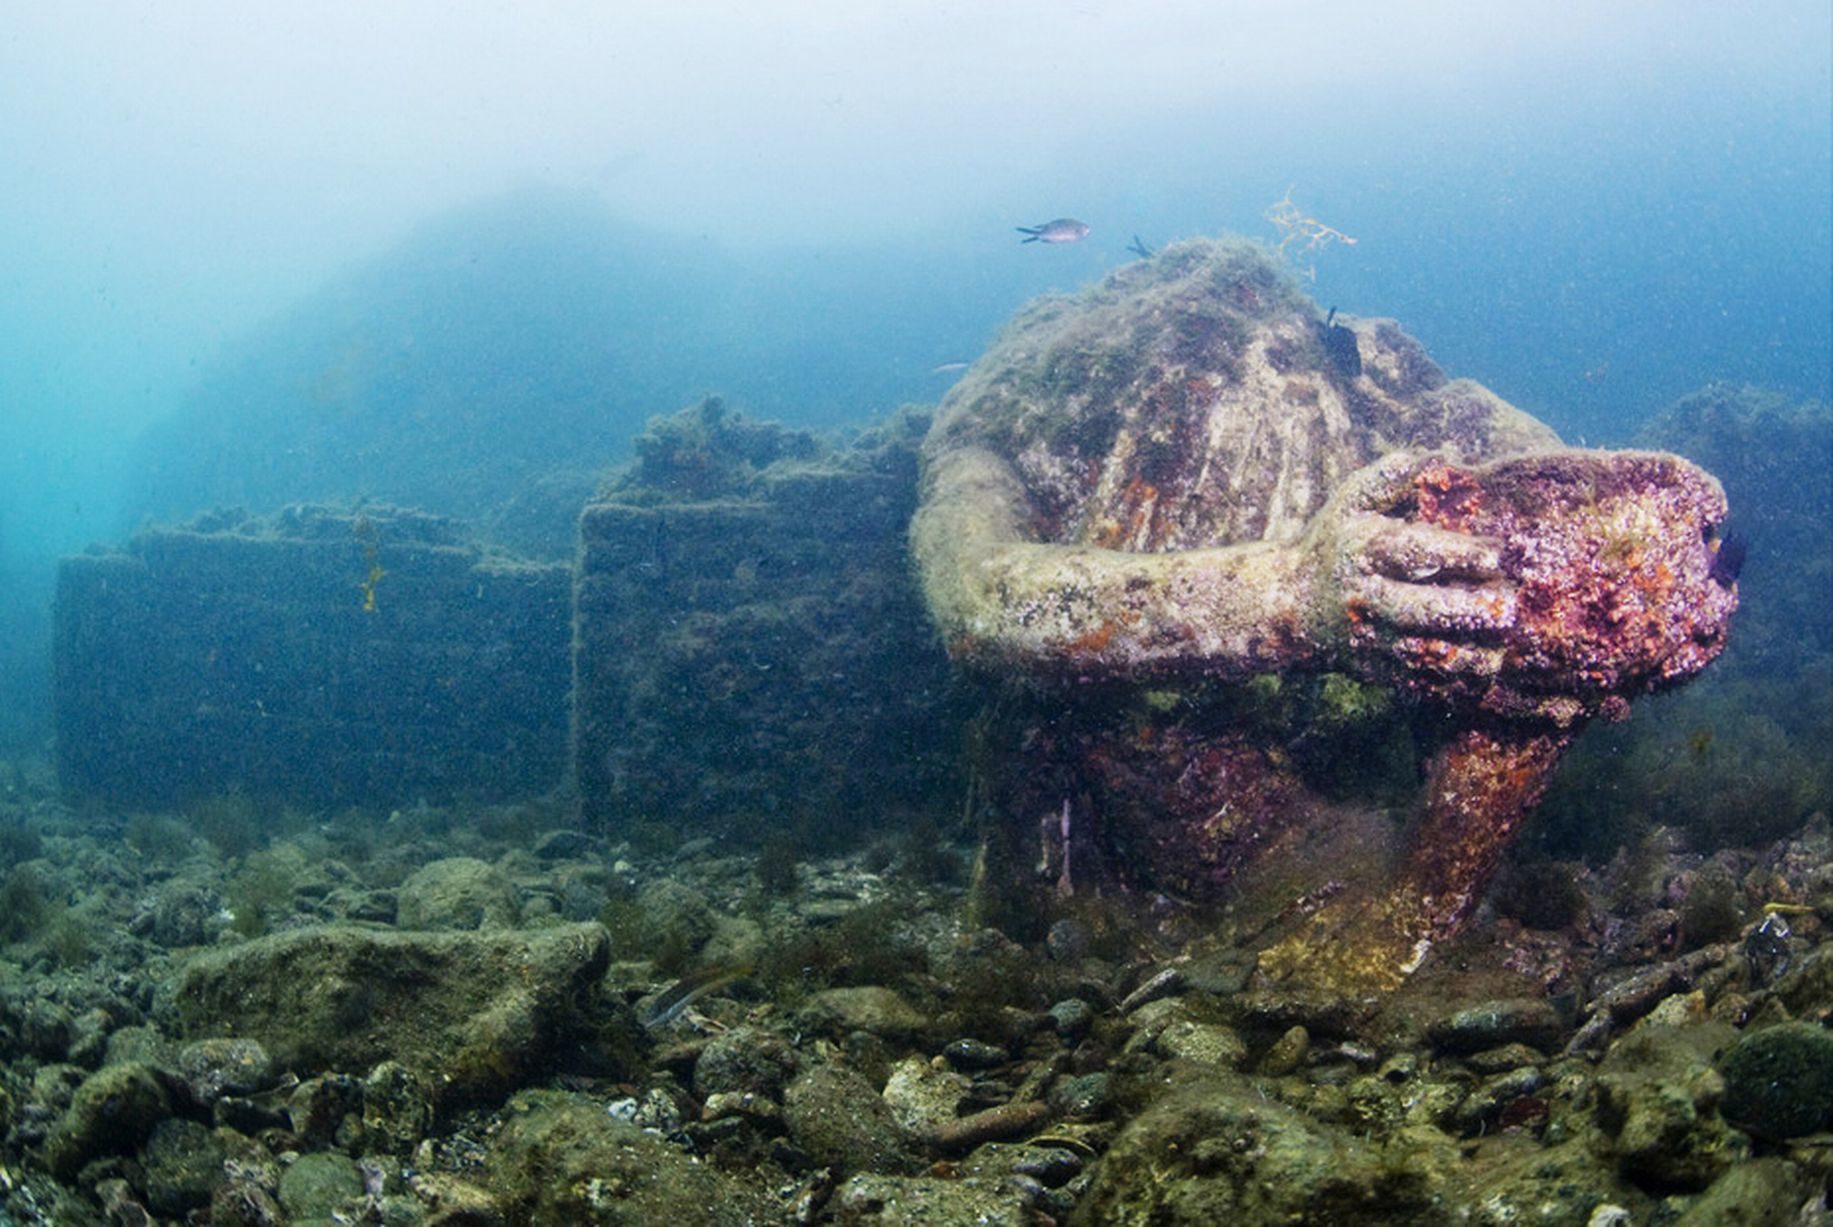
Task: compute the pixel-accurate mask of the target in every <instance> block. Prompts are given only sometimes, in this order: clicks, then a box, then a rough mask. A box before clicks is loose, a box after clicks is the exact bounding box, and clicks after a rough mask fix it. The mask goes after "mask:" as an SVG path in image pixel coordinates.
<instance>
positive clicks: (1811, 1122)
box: [1719, 1022, 1833, 1139]
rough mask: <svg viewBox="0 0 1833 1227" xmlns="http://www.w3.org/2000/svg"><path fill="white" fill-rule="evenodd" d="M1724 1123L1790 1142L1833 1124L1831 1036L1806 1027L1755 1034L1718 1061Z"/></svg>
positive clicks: (1812, 1026) (1777, 1027)
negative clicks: (1723, 1087)
mask: <svg viewBox="0 0 1833 1227" xmlns="http://www.w3.org/2000/svg"><path fill="white" fill-rule="evenodd" d="M1719 1072H1720V1073H1721V1074H1723V1075H1724V1078H1725V1099H1724V1102H1723V1103H1722V1104H1721V1105H1720V1108H1719V1110H1720V1111H1721V1112H1722V1113H1723V1114H1724V1117H1725V1119H1726V1120H1728V1121H1730V1122H1731V1123H1732V1124H1734V1125H1736V1126H1737V1127H1738V1128H1740V1129H1746V1130H1748V1131H1750V1132H1751V1133H1754V1134H1757V1135H1758V1136H1759V1137H1766V1138H1778V1139H1779V1138H1793V1137H1800V1136H1801V1135H1803V1134H1807V1133H1813V1132H1815V1131H1816V1130H1818V1129H1821V1128H1823V1127H1825V1125H1826V1124H1827V1122H1828V1121H1829V1120H1830V1119H1833V1033H1829V1032H1828V1031H1827V1029H1826V1028H1825V1027H1820V1026H1816V1025H1815V1024H1813V1023H1806V1022H1785V1023H1778V1024H1777V1025H1775V1026H1773V1027H1765V1028H1763V1029H1762V1030H1760V1031H1753V1032H1751V1033H1750V1034H1748V1035H1746V1036H1744V1037H1743V1038H1742V1039H1740V1040H1739V1041H1738V1042H1737V1043H1735V1044H1733V1045H1732V1046H1731V1048H1730V1050H1729V1051H1728V1052H1726V1053H1725V1055H1724V1056H1723V1057H1722V1058H1720V1060H1719Z"/></svg>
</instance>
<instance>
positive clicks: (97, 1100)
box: [44, 1064, 172, 1181]
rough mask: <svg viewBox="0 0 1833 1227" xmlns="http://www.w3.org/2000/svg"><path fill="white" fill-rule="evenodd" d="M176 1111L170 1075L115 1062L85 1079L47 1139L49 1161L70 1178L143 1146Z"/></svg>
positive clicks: (59, 1173)
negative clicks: (106, 1157)
mask: <svg viewBox="0 0 1833 1227" xmlns="http://www.w3.org/2000/svg"><path fill="white" fill-rule="evenodd" d="M171 1111H172V1097H171V1093H170V1091H169V1089H168V1088H167V1086H166V1083H165V1080H164V1079H163V1078H162V1077H161V1076H160V1075H159V1073H158V1072H157V1071H155V1070H154V1069H152V1068H151V1067H149V1066H146V1065H133V1064H130V1065H109V1066H106V1067H104V1068H102V1069H100V1070H97V1071H96V1072H95V1073H93V1074H91V1075H90V1076H89V1077H88V1078H86V1079H84V1081H83V1084H82V1085H81V1086H79V1087H77V1088H76V1094H75V1095H74V1096H73V1097H72V1098H71V1101H70V1106H69V1107H68V1108H67V1109H65V1111H64V1114H63V1116H62V1117H60V1118H59V1119H58V1122H57V1124H56V1125H55V1126H53V1127H52V1129H51V1134H50V1136H49V1137H48V1138H46V1139H45V1150H44V1160H45V1166H46V1167H48V1168H50V1169H51V1173H52V1174H53V1175H55V1176H56V1177H57V1178H58V1179H59V1180H64V1181H68V1180H70V1179H71V1178H73V1177H74V1176H75V1175H76V1174H77V1172H78V1171H80V1170H81V1169H82V1166H83V1165H84V1164H85V1163H88V1162H89V1161H90V1160H92V1159H97V1158H101V1157H102V1156H104V1155H116V1154H127V1153H131V1152H132V1151H134V1150H136V1149H138V1148H139V1147H140V1145H141V1143H143V1142H144V1141H146V1139H147V1137H148V1136H149V1135H150V1134H151V1133H152V1132H153V1128H154V1126H155V1125H157V1124H158V1123H159V1122H160V1121H162V1120H165V1119H166V1118H167V1117H168V1116H169V1115H170V1114H171Z"/></svg>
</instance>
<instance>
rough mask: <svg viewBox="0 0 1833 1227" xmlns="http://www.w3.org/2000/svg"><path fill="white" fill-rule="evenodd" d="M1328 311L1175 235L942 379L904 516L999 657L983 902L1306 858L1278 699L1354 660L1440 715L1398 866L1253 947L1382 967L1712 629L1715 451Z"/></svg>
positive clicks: (1252, 257) (1298, 968)
mask: <svg viewBox="0 0 1833 1227" xmlns="http://www.w3.org/2000/svg"><path fill="white" fill-rule="evenodd" d="M1337 320H1338V317H1336V315H1335V314H1334V312H1333V313H1332V314H1331V315H1330V316H1329V317H1324V316H1323V314H1322V313H1321V312H1319V311H1318V309H1317V308H1316V306H1315V305H1314V304H1312V303H1311V302H1310V301H1309V300H1308V299H1306V298H1305V297H1304V295H1303V294H1302V293H1300V292H1299V291H1298V289H1297V288H1296V286H1295V285H1294V284H1293V283H1292V281H1291V280H1290V278H1288V277H1286V276H1285V275H1284V274H1283V272H1282V271H1281V269H1280V268H1279V267H1278V265H1277V263H1276V261H1275V260H1274V259H1273V257H1272V255H1271V253H1269V252H1267V251H1266V250H1265V249H1263V248H1259V247H1256V246H1254V245H1252V244H1248V243H1245V242H1213V241H1194V242H1187V243H1180V244H1177V245H1174V246H1172V247H1169V248H1167V249H1165V250H1164V251H1163V252H1161V253H1159V254H1158V255H1157V256H1155V257H1153V258H1151V259H1149V260H1142V261H1140V262H1138V263H1136V264H1132V265H1128V266H1126V267H1124V268H1122V269H1119V270H1117V271H1116V272H1114V273H1113V274H1111V275H1110V276H1109V277H1108V278H1107V279H1106V280H1105V281H1103V282H1102V283H1100V284H1098V285H1096V286H1094V287H1091V288H1090V289H1089V290H1086V291H1084V292H1083V293H1082V294H1081V295H1080V296H1077V297H1073V298H1063V297H1057V298H1049V299H1045V300H1042V301H1040V302H1038V303H1035V304H1033V305H1031V306H1030V307H1028V308H1027V309H1026V310H1025V311H1023V312H1021V313H1020V315H1019V316H1018V317H1017V318H1016V319H1015V320H1014V321H1013V322H1012V324H1010V325H1009V326H1008V327H1007V329H1006V331H1005V332H1004V333H1003V334H1002V335H1001V337H1000V338H999V339H998V340H997V341H996V342H995V344H994V345H993V346H992V348H991V349H990V350H989V351H988V353H987V354H986V355H985V356H984V357H982V358H981V360H980V361H979V362H977V363H975V364H974V365H973V366H972V367H971V368H970V369H969V370H968V371H967V372H966V373H965V374H964V376H963V377H962V379H961V381H960V382H959V383H958V384H957V385H956V386H955V388H954V389H953V390H952V391H951V392H950V394H949V396H948V398H947V399H946V400H945V401H944V403H943V405H942V407H941V410H940V412H939V413H938V415H937V418H936V422H935V425H934V427H933V428H932V430H931V432H930V435H929V438H928V440H927V442H926V445H925V456H924V459H925V468H924V477H923V499H922V505H921V507H920V508H919V510H918V513H917V515H916V517H915V519H914V521H913V524H912V529H911V541H912V549H913V553H914V555H915V558H916V561H917V564H918V567H919V570H920V572H921V575H922V579H923V585H924V591H925V595H926V598H927V600H928V603H929V607H930V610H931V613H932V615H933V617H934V618H935V620H936V622H937V624H938V626H939V627H940V629H941V631H942V634H943V636H944V638H945V641H946V642H947V644H948V647H949V650H950V652H951V654H952V655H953V656H954V658H955V659H956V660H957V661H958V662H960V663H961V664H962V665H963V666H964V667H966V668H967V669H969V670H970V671H973V672H975V673H978V674H980V675H981V676H983V677H984V678H986V679H987V680H988V681H989V682H990V683H991V685H992V691H993V695H994V698H993V700H992V702H991V703H990V706H989V713H990V714H989V717H988V719H987V720H985V721H983V722H982V728H981V741H980V754H981V757H980V761H979V762H978V763H977V771H978V774H979V776H980V780H981V783H980V789H981V792H982V793H983V794H984V797H985V804H984V805H983V806H982V812H983V814H984V815H985V818H984V821H983V830H982V834H983V848H982V857H981V862H980V871H979V875H978V878H977V882H976V893H977V897H979V898H980V899H981V900H982V901H983V903H984V904H985V905H986V907H987V910H988V914H989V915H992V916H996V917H998V918H1000V919H1002V920H1004V921H1008V922H1011V923H1014V924H1016V925H1019V926H1021V927H1022V926H1024V925H1026V924H1028V923H1030V922H1031V920H1032V919H1034V918H1036V917H1038V916H1040V915H1043V914H1046V913H1048V911H1049V909H1050V908H1052V907H1053V906H1061V901H1062V900H1063V899H1064V898H1065V897H1066V896H1070V895H1072V894H1073V893H1074V892H1075V891H1077V890H1082V891H1090V892H1104V893H1105V894H1106V895H1107V896H1108V897H1117V896H1125V895H1128V894H1138V893H1141V892H1147V893H1162V894H1167V895H1170V896H1173V897H1176V898H1178V899H1180V900H1183V901H1185V902H1187V903H1189V904H1191V905H1192V906H1194V907H1197V908H1202V907H1205V906H1213V905H1215V904H1216V903H1218V901H1219V900H1220V899H1222V898H1223V897H1224V895H1231V896H1232V895H1234V894H1236V893H1238V892H1239V890H1240V888H1241V887H1240V881H1241V876H1242V874H1243V871H1244V870H1246V869H1248V868H1249V867H1250V866H1253V865H1255V864H1257V863H1259V862H1262V861H1264V860H1267V859H1268V858H1276V857H1278V856H1281V855H1284V856H1287V857H1300V856H1302V855H1303V852H1302V850H1303V849H1306V848H1307V847H1311V846H1314V845H1315V844H1316V843H1317V842H1318V832H1319V828H1321V827H1324V826H1328V825H1330V824H1332V823H1336V822H1338V820H1339V818H1340V811H1333V810H1332V809H1331V807H1330V806H1329V805H1326V804H1325V803H1323V802H1322V801H1321V800H1320V799H1319V798H1317V797H1316V795H1315V790H1314V789H1313V788H1312V787H1311V784H1310V782H1309V781H1307V780H1305V779H1304V778H1302V775H1303V773H1302V772H1300V771H1298V770H1296V769H1295V766H1294V761H1293V755H1292V753H1291V746H1292V744H1293V743H1294V738H1295V730H1294V728H1293V727H1292V721H1291V720H1290V719H1289V718H1282V719H1268V718H1267V715H1266V711H1265V706H1266V705H1265V704H1264V703H1262V702H1261V701H1260V700H1263V699H1264V698H1265V697H1266V695H1267V694H1268V693H1269V689H1271V690H1278V688H1279V687H1281V686H1285V685H1289V684H1296V683H1297V681H1298V680H1301V679H1318V678H1330V677H1337V678H1340V679H1353V680H1351V681H1345V683H1344V684H1345V685H1346V686H1349V687H1350V690H1351V691H1353V690H1354V688H1355V687H1356V686H1361V687H1372V688H1378V689H1379V690H1381V691H1383V692H1385V693H1388V694H1392V695H1397V696H1401V697H1402V698H1403V699H1404V700H1405V701H1406V702H1408V703H1410V704H1412V705H1414V707H1415V708H1416V709H1417V710H1422V711H1427V712H1432V713H1436V714H1437V718H1436V719H1435V720H1434V721H1432V722H1431V727H1432V730H1433V731H1432V733H1431V735H1430V736H1429V737H1428V738H1427V741H1426V744H1424V745H1423V746H1422V747H1421V752H1422V754H1423V755H1424V757H1425V759H1426V762H1425V780H1426V783H1425V788H1424V796H1423V799H1422V802H1421V813H1420V815H1419V817H1418V818H1417V819H1416V820H1415V822H1414V823H1413V826H1412V829H1411V831H1410V832H1409V833H1408V835H1407V836H1406V838H1405V843H1404V845H1403V847H1402V848H1400V849H1399V850H1398V852H1397V854H1396V855H1394V856H1393V857H1391V858H1388V859H1386V860H1382V859H1381V858H1368V859H1370V860H1371V862H1378V863H1380V864H1381V865H1382V867H1383V868H1382V872H1381V873H1380V874H1379V875H1376V876H1370V877H1368V878H1366V880H1364V881H1361V882H1359V883H1357V884H1356V886H1355V888H1354V889H1340V884H1336V883H1323V884H1318V885H1319V886H1320V889H1319V890H1317V891H1315V892H1312V891H1307V892H1305V894H1304V896H1303V897H1304V898H1307V899H1315V900H1317V901H1318V902H1317V903H1316V906H1306V907H1304V908H1301V909H1300V910H1299V912H1298V914H1296V915H1295V916H1293V917H1289V918H1288V923H1287V924H1286V925H1285V928H1284V932H1283V935H1281V936H1280V937H1279V940H1277V941H1276V942H1275V943H1274V944H1273V945H1272V946H1271V947H1270V948H1269V949H1267V950H1265V951H1263V952H1262V958H1261V968H1262V971H1263V972H1265V973H1266V974H1268V975H1271V976H1275V977H1296V978H1302V979H1307V980H1315V981H1318V982H1321V983H1326V984H1329V985H1331V986H1334V987H1338V988H1362V987H1387V986H1392V985H1394V984H1397V983H1398V982H1399V981H1400V980H1401V978H1403V977H1404V976H1405V975H1406V974H1407V973H1408V972H1409V971H1410V970H1411V969H1412V968H1414V967H1416V966H1417V965H1418V964H1419V962H1420V960H1421V959H1422V958H1423V957H1424V956H1425V954H1426V953H1427V952H1428V951H1429V950H1430V949H1431V947H1432V945H1433V944H1434V943H1435V942H1436V941H1438V940H1439V939H1440V938H1442V937H1444V936H1445V935H1447V934H1449V933H1451V932H1453V931H1455V930H1456V928H1457V927H1458V925H1459V924H1461V923H1462V922H1463V921H1464V920H1465V919H1466V918H1467V917H1468V916H1469V914H1470V912H1471V907H1472V904H1473V903H1474V901H1475V900H1476V899H1477V898H1478V897H1479V896H1480V893H1481V891H1482V889H1483V887H1484V885H1485V884H1486V882H1487V881H1488V879H1489V877H1490V875H1491V874H1492V872H1493V871H1494V869H1495V867H1496V865H1497V863H1498V861H1499V859H1500V857H1501V855H1502V853H1503V851H1504V850H1505V849H1506V847H1507V844H1508V841H1509V840H1510V839H1511V838H1512V836H1513V835H1514V833H1515V832H1516V830H1517V829H1518V828H1519V826H1520V823H1521V821H1522V820H1523V818H1524V817H1525V816H1526V815H1527V814H1528V813H1529V812H1530V811H1531V809H1532V807H1533V806H1534V805H1535V803H1536V802H1537V801H1538V800H1539V797H1540V795H1541V793H1542V792H1543V790H1544V788H1545V786H1546V783H1547V780H1548V777H1549V775H1550V773H1551V772H1552V770H1553V768H1554V766H1555V765H1556V764H1557V763H1558V761H1559V758H1560V755H1561V754H1562V753H1563V751H1564V750H1565V748H1566V747H1567V746H1568V745H1569V744H1570V742H1571V740H1572V738H1573V737H1574V736H1576V734H1577V732H1578V731H1579V730H1580V729H1581V728H1582V727H1583V725H1584V724H1585V722H1586V721H1588V720H1590V719H1592V718H1594V717H1597V716H1600V715H1602V716H1606V717H1619V716H1621V715H1622V714H1623V713H1624V712H1625V711H1627V705H1628V701H1629V699H1631V698H1633V697H1635V696H1636V695H1639V694H1643V693H1647V692H1649V691H1651V690H1655V689H1658V688H1661V687H1664V686H1669V685H1673V684H1675V683H1678V682H1680V681H1683V680H1684V679H1686V678H1687V677H1690V676H1691V675H1693V674H1694V673H1696V672H1697V671H1698V670H1699V669H1701V668H1702V667H1704V666H1705V664H1706V663H1708V662H1709V661H1710V660H1711V659H1712V658H1713V657H1714V656H1715V655H1717V653H1718V652H1719V651H1720V650H1721V649H1722V647H1723V645H1724V641H1725V633H1726V625H1727V622H1728V619H1729V617H1730V615H1731V612H1732V610H1733V609H1734V608H1735V606H1736V591H1735V583H1734V579H1735V576H1734V575H1731V574H1728V571H1729V569H1728V568H1726V567H1723V566H1719V565H1716V564H1717V563H1718V562H1719V560H1718V558H1717V555H1716V553H1715V550H1716V548H1717V541H1716V536H1717V531H1718V526H1719V525H1720V524H1721V523H1722V522H1723V520H1724V518H1725V514H1726V508H1725V503H1724V497H1723V494H1722V492H1721V491H1720V489H1719V487H1718V483H1717V482H1716V481H1714V480H1713V479H1712V478H1711V477H1710V476H1709V475H1707V474H1705V473H1704V472H1703V471H1701V470H1700V469H1698V468H1697V467H1696V466H1694V465H1692V464H1690V463H1688V462H1687V461H1685V460H1683V459H1681V458H1679V457H1677V456H1671V455H1665V454H1659V453H1645V452H1598V451H1586V450H1578V449H1570V448H1565V447H1563V446H1561V445H1560V443H1559V440H1558V439H1557V437H1556V436H1555V435H1554V434H1553V432H1552V431H1550V430H1548V429H1547V428H1546V427H1545V426H1544V425H1542V424H1540V423H1539V422H1537V421H1535V420H1534V419H1532V418H1530V417H1528V416H1527V415H1526V414H1523V413H1521V412H1520V411H1519V410H1516V409H1514V408H1512V407H1511V406H1509V405H1507V404H1505V403H1504V402H1502V401H1501V400H1500V399H1499V398H1497V397H1496V396H1495V395H1494V394H1492V393H1490V392H1489V391H1488V390H1486V389H1484V388H1482V387H1481V386H1480V385H1477V384H1475V383H1472V382H1470V381H1467V380H1455V381H1454V380H1448V379H1447V378H1446V377H1445V376H1444V374H1443V373H1442V372H1441V371H1440V370H1439V369H1438V368H1437V367H1436V366H1435V365H1434V364H1433V363H1432V362H1431V361H1430V359H1429V358H1427V357H1426V355H1425V353H1424V351H1423V350H1422V349H1421V348H1420V347H1419V345H1418V344H1417V343H1416V342H1414V341H1413V340H1412V339H1411V338H1409V337H1407V336H1406V335H1405V334H1404V333H1403V332H1402V331H1401V330H1400V329H1399V327H1398V326H1397V325H1395V324H1394V323H1393V322H1391V321H1385V320H1367V319H1364V320H1350V321H1345V322H1341V323H1339V322H1337ZM1324 689H1325V690H1327V691H1329V692H1330V693H1333V694H1334V693H1344V691H1343V688H1342V687H1337V688H1335V689H1331V688H1330V687H1328V686H1326V687H1325V688H1324ZM1288 706H1289V705H1288ZM1287 716H1288V717H1289V716H1290V713H1287ZM1298 735H1300V736H1302V730H1300V731H1299V733H1298ZM1072 832H1073V835H1072ZM1033 841H1041V843H1042V845H1043V846H1042V847H1041V848H1037V847H1036V845H1035V843H1033ZM1032 866H1035V867H1036V868H1032ZM1046 873H1047V874H1048V881H1047V882H1042V881H1040V880H1039V878H1040V875H1042V874H1046ZM1302 877H1303V875H1302V874H1301V875H1296V876H1292V877H1290V878H1279V877H1278V876H1277V875H1275V877H1274V878H1273V879H1271V880H1275V881H1293V882H1296V881H1301V880H1302ZM1326 885H1327V886H1329V887H1330V889H1328V890H1325V889H1321V887H1322V886H1326ZM1046 887H1047V888H1048V889H1045V888H1046Z"/></svg>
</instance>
